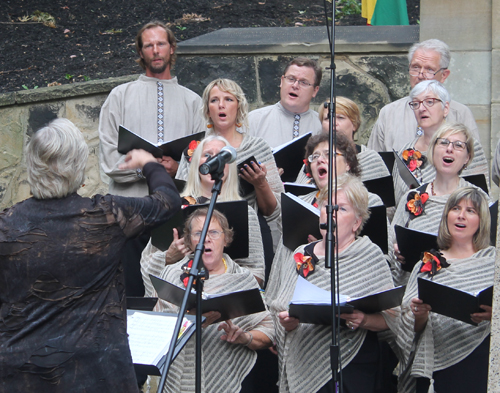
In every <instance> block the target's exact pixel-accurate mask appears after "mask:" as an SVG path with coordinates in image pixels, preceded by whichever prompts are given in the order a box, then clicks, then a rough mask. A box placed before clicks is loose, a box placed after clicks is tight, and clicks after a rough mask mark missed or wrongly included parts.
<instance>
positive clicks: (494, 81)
mask: <svg viewBox="0 0 500 393" xmlns="http://www.w3.org/2000/svg"><path fill="white" fill-rule="evenodd" d="M499 7H500V6H499ZM491 101H492V102H500V49H494V50H492V51H491Z"/></svg>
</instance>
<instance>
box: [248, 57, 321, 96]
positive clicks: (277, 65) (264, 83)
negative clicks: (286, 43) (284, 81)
mask: <svg viewBox="0 0 500 393" xmlns="http://www.w3.org/2000/svg"><path fill="white" fill-rule="evenodd" d="M294 57H295V56H269V57H258V58H257V73H258V79H259V87H260V102H261V103H262V105H261V106H266V105H272V104H275V103H277V102H278V101H279V100H280V83H281V75H283V72H284V71H285V67H286V65H287V64H288V63H289V62H290V61H291V60H292V59H293V58H294ZM316 60H317V58H316Z"/></svg>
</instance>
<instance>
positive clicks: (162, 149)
mask: <svg viewBox="0 0 500 393" xmlns="http://www.w3.org/2000/svg"><path fill="white" fill-rule="evenodd" d="M204 137H205V131H202V132H198V133H196V134H191V135H187V136H184V137H182V138H178V139H174V140H172V141H169V142H166V143H163V144H162V145H159V146H157V145H155V144H154V143H151V142H150V141H148V140H147V139H144V138H143V137H141V136H139V135H137V134H136V133H135V132H132V131H130V130H128V129H126V128H125V127H123V126H120V127H119V129H118V152H119V153H121V154H127V153H128V152H129V151H130V150H133V149H143V150H146V151H147V152H150V153H151V154H152V155H153V156H155V157H156V158H161V157H163V156H169V157H172V158H173V159H174V160H175V161H180V160H181V157H182V152H183V151H184V149H185V148H186V147H188V146H189V143H190V142H191V141H199V140H202V139H203V138H204Z"/></svg>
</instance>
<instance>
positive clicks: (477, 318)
mask: <svg viewBox="0 0 500 393" xmlns="http://www.w3.org/2000/svg"><path fill="white" fill-rule="evenodd" d="M479 307H481V308H482V309H483V310H484V312H476V313H474V314H471V319H472V322H475V323H481V322H483V321H491V307H490V306H486V305H484V304H481V305H480V306H479Z"/></svg>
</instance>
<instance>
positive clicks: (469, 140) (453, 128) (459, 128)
mask: <svg viewBox="0 0 500 393" xmlns="http://www.w3.org/2000/svg"><path fill="white" fill-rule="evenodd" d="M448 133H449V136H451V135H456V134H464V136H465V144H466V145H467V153H469V161H467V163H466V164H465V165H464V166H463V168H461V169H460V171H459V172H458V175H460V174H461V173H462V171H463V170H464V169H465V167H466V166H467V164H469V163H470V162H472V160H473V159H474V137H473V136H472V134H471V132H470V131H469V129H468V128H467V127H466V126H465V125H463V124H461V123H454V124H448V123H444V124H442V125H441V127H439V128H438V129H437V131H436V132H435V133H434V135H433V136H432V138H431V140H430V142H429V147H428V148H427V160H428V161H429V164H430V165H434V158H433V157H434V150H435V149H436V143H437V140H438V139H439V138H443V137H444V136H445V135H446V134H448Z"/></svg>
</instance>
